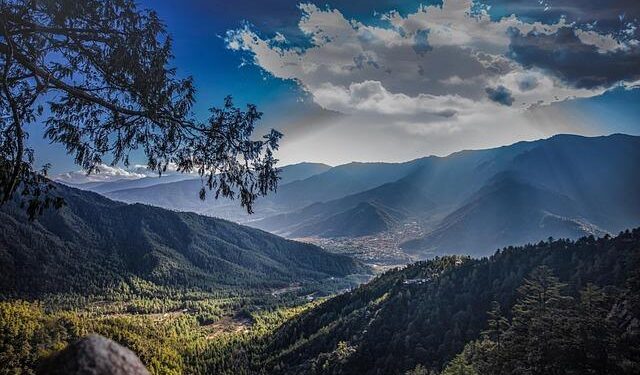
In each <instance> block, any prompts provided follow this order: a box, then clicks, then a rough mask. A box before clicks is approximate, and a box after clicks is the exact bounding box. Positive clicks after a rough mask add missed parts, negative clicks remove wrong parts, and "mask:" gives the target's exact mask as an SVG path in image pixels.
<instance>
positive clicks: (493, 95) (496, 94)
mask: <svg viewBox="0 0 640 375" xmlns="http://www.w3.org/2000/svg"><path fill="white" fill-rule="evenodd" d="M485 91H486V92H487V96H488V97H489V99H491V100H492V101H494V102H496V103H500V104H502V105H506V106H511V104H513V101H514V99H513V95H511V91H509V89H507V88H506V87H504V86H498V87H496V88H493V87H487V88H486V89H485Z"/></svg>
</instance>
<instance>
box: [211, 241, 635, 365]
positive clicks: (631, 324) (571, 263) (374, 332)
mask: <svg viewBox="0 0 640 375" xmlns="http://www.w3.org/2000/svg"><path fill="white" fill-rule="evenodd" d="M639 269H640V229H635V230H633V231H626V232H624V233H621V234H620V235H619V236H618V237H616V238H610V237H605V238H600V239H596V238H594V237H584V238H581V239H579V240H577V241H575V242H573V241H569V240H559V241H553V242H540V243H538V244H537V245H527V246H524V247H508V248H505V249H503V250H502V251H499V252H498V253H496V254H495V255H493V256H492V257H490V258H482V259H471V258H465V257H459V256H455V257H444V258H438V259H434V260H430V261H423V262H418V263H415V264H412V265H409V266H407V267H405V268H402V269H395V270H391V271H388V272H386V273H384V274H382V275H380V276H378V277H377V278H375V279H374V280H373V281H371V282H369V283H368V284H365V285H363V286H360V287H359V288H357V289H355V290H353V291H351V292H348V293H345V294H342V295H339V296H337V297H335V298H332V299H330V300H328V301H326V302H324V303H321V304H319V305H317V306H316V307H314V308H312V309H310V310H309V311H307V312H306V313H303V314H301V315H300V316H298V317H296V318H294V319H292V320H290V321H288V322H287V323H285V324H284V325H283V326H282V327H281V328H280V329H279V330H277V331H276V332H275V333H273V334H272V335H270V336H269V337H267V338H266V339H265V344H264V346H263V347H260V348H259V350H260V356H261V358H262V362H259V363H258V364H257V366H256V367H258V368H260V369H262V370H263V371H264V372H266V373H270V374H363V375H367V374H405V373H408V372H407V371H409V370H412V369H414V368H417V367H419V366H421V367H422V368H423V372H416V373H421V374H422V373H425V374H426V373H434V374H435V373H440V372H439V371H440V370H442V368H443V366H444V365H445V364H446V363H447V362H448V361H449V360H451V359H452V358H454V356H455V355H456V354H458V353H460V352H462V350H463V348H464V347H465V344H466V343H468V342H471V341H473V340H476V339H477V338H479V337H480V334H481V332H482V331H484V330H488V329H492V327H493V326H491V325H489V324H488V319H489V318H490V316H489V314H488V313H487V311H489V310H490V309H491V308H492V306H493V302H497V303H499V306H502V311H504V312H505V313H506V318H510V314H509V313H507V312H508V311H510V310H511V308H512V307H513V306H514V305H515V304H516V303H527V298H529V299H531V300H534V301H535V298H540V297H539V296H538V295H523V293H526V292H527V290H528V289H527V288H526V287H522V288H521V287H520V286H521V285H527V282H525V280H535V279H532V278H533V277H534V275H535V274H536V272H542V271H541V270H543V271H544V272H547V273H548V274H549V275H551V276H550V277H549V278H547V279H543V280H542V282H543V283H544V282H551V283H555V285H558V288H559V289H558V291H556V292H557V293H561V295H563V296H564V297H561V298H563V299H562V300H555V303H556V305H558V304H561V303H562V304H563V305H560V307H559V309H560V310H558V314H567V316H569V315H573V316H574V317H575V318H576V319H575V320H572V321H565V320H562V323H561V322H560V319H564V318H560V317H556V320H554V322H557V323H556V325H555V326H554V327H556V328H555V330H556V331H557V336H559V337H558V339H557V340H565V341H564V342H562V343H561V344H560V343H559V342H557V341H556V342H551V341H549V342H548V343H547V344H548V345H555V346H553V347H554V348H555V347H561V348H566V347H569V345H572V346H571V348H573V347H575V349H571V350H568V353H567V355H569V354H570V355H573V356H576V355H577V356H579V355H580V354H581V353H582V351H587V350H591V349H590V348H588V347H586V346H585V345H583V344H580V341H578V342H577V343H576V342H572V341H570V340H582V338H581V337H586V336H581V335H583V334H584V332H583V331H582V330H583V329H587V330H589V331H591V330H594V329H606V330H607V331H606V332H605V333H603V334H602V335H600V336H598V338H593V337H592V336H589V337H590V340H592V341H589V342H590V343H591V344H592V345H595V346H593V350H594V353H599V354H602V355H603V356H599V357H597V358H600V360H599V361H600V365H601V366H613V367H616V366H623V367H624V366H627V371H613V372H611V371H604V372H603V373H621V374H622V373H625V374H627V373H629V374H631V373H634V371H636V370H637V366H638V365H639V364H638V361H637V357H636V356H637V352H635V351H636V350H637V349H638V347H637V346H634V345H638V343H640V332H638V330H637V326H636V324H637V322H638V320H639V319H640V311H639V310H638V307H640V305H638V299H637V290H634V289H633V288H634V286H633V285H637V282H638V281H639V280H640V274H639V273H638V270H639ZM554 275H555V277H557V278H559V282H557V281H554ZM563 283H565V284H563ZM634 283H635V284H634ZM528 284H529V286H528V288H529V289H531V285H534V286H535V284H534V283H532V282H531V281H529V282H528ZM542 285H543V286H544V285H545V284H542ZM563 285H564V286H563ZM549 288H550V289H549V290H548V293H549V295H550V296H551V295H552V294H553V293H554V290H553V289H551V288H554V286H553V285H549ZM585 290H587V291H589V292H585ZM594 291H595V292H594ZM585 293H591V295H592V296H593V295H594V294H593V293H603V294H601V295H602V296H603V297H593V298H603V299H598V301H601V302H600V304H598V305H597V306H598V307H597V309H596V307H595V305H594V304H595V303H596V302H594V301H589V300H587V301H586V303H590V304H591V305H587V306H589V307H590V309H589V310H586V312H585V313H584V314H583V310H581V306H585V305H580V304H579V302H578V301H579V300H581V301H583V302H580V303H585V302H584V298H585V297H584V296H585V295H586V296H588V295H589V294H585ZM549 298H550V300H549V302H547V303H548V304H547V305H545V308H548V309H552V308H554V307H553V305H552V303H554V301H553V300H551V298H552V297H549ZM523 299H524V302H522V301H523ZM605 301H606V302H605ZM514 311H515V312H514V314H518V313H519V312H518V310H517V309H514ZM550 311H551V310H550ZM596 311H597V312H596ZM525 313H527V311H526V310H525ZM528 313H529V314H533V313H535V311H528ZM529 316H530V315H529ZM494 318H495V315H494ZM506 318H505V319H506ZM579 318H580V319H584V320H583V321H580V320H578V319H579ZM495 319H499V317H498V318H495ZM559 324H564V325H565V326H562V327H561V326H559ZM530 327H534V325H531V326H530ZM596 327H598V328H596ZM605 327H606V328H605ZM485 332H486V331H485ZM598 332H602V331H598ZM544 333H545V332H541V331H537V330H536V329H531V328H529V330H528V331H525V332H524V333H520V335H522V336H524V335H533V336H534V337H532V340H533V341H532V344H531V345H532V346H529V347H522V348H511V349H512V350H521V351H525V352H526V351H527V350H529V351H530V352H531V354H532V355H534V354H535V352H534V351H535V349H537V347H535V346H533V345H534V344H535V342H538V343H540V342H541V340H542V339H543V338H542V337H537V336H536V335H539V334H540V335H542V334H544ZM547 333H548V332H547ZM490 335H491V333H490V331H489V333H487V334H486V336H484V337H492V336H490ZM608 337H612V338H613V339H614V340H620V342H619V344H618V346H617V349H613V348H611V349H605V348H604V346H602V345H600V344H599V343H600V341H597V340H603V341H602V342H605V340H607V338H608ZM535 340H537V341H535ZM634 342H635V344H634ZM479 345H482V344H479ZM558 345H559V346H558ZM550 347H551V346H550ZM480 348H482V346H480ZM563 350H564V349H563ZM572 350H579V352H576V351H573V352H572ZM605 350H606V353H604V352H603V351H605ZM614 351H615V353H616V354H614ZM589 353H591V352H589ZM245 355H247V354H245ZM585 355H587V356H589V355H590V354H585ZM525 357H526V354H521V357H519V360H520V361H521V363H525ZM634 357H635V358H636V359H633V358H634ZM589 358H590V357H589ZM603 358H608V359H603ZM516 359H517V358H516ZM564 359H565V360H569V359H568V358H567V357H565V358H564ZM554 360H555V357H554V358H551V357H546V358H544V360H543V361H539V362H537V364H538V365H542V364H543V363H544V362H545V361H554ZM603 361H604V362H603ZM607 361H608V362H607ZM625 361H630V362H626V364H625ZM587 362H588V363H587ZM595 362H598V360H596V361H595ZM605 362H607V363H605ZM592 363H593V361H591V360H586V359H585V360H584V361H582V362H580V361H574V362H573V364H572V365H571V366H573V367H579V365H584V366H587V367H588V366H591V365H592ZM596 364H597V363H596ZM418 365H419V366H418ZM633 366H636V367H633ZM585 368H586V367H585ZM634 369H635V370H634ZM209 370H212V372H216V373H224V372H223V371H219V370H220V369H219V368H210V369H209ZM213 370H218V371H213ZM431 371H434V372H431ZM588 372H589V371H585V372H581V371H578V372H569V373H588ZM452 373H453V372H452ZM457 373H465V374H468V373H470V374H475V373H478V374H479V373H481V372H457ZM496 373H500V372H496ZM509 373H513V372H509ZM560 373H564V372H562V371H561V372H560Z"/></svg>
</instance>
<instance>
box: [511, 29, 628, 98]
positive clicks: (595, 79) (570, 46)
mask: <svg viewBox="0 0 640 375" xmlns="http://www.w3.org/2000/svg"><path fill="white" fill-rule="evenodd" d="M510 56H511V58H513V59H514V60H516V61H518V62H519V63H521V64H522V65H524V66H525V67H527V68H531V67H536V68H541V69H544V70H546V71H548V72H549V73H551V74H553V75H555V76H557V77H559V78H561V79H562V80H563V81H565V82H566V83H568V84H570V85H571V86H573V87H576V88H586V89H592V88H598V87H610V86H613V85H615V84H616V83H618V82H620V81H627V82H632V81H635V80H638V79H640V48H639V47H638V46H630V47H628V48H625V49H620V50H616V51H615V52H607V53H602V52H599V51H598V49H597V48H596V47H595V46H593V45H587V44H584V43H582V42H581V41H580V39H579V38H578V37H577V36H576V35H575V33H574V31H573V30H572V29H570V28H561V29H559V30H558V32H556V33H555V34H551V35H540V34H534V33H529V34H527V35H523V34H522V33H519V32H514V33H512V35H511V45H510Z"/></svg>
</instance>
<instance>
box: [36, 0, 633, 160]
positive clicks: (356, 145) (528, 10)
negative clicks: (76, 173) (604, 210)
mask: <svg viewBox="0 0 640 375" xmlns="http://www.w3.org/2000/svg"><path fill="white" fill-rule="evenodd" d="M602 3H603V2H601V1H578V0H574V1H569V0H562V1H553V0H549V1H538V0H535V1H527V0H515V1H506V0H494V1H487V2H485V3H484V4H473V5H472V6H470V7H469V9H468V11H470V12H478V11H480V12H485V13H486V16H487V17H488V18H489V19H490V21H487V22H485V23H484V24H483V25H484V26H478V24H477V22H476V21H470V20H469V18H468V17H466V16H465V15H464V13H463V12H461V10H465V9H466V8H465V7H466V6H467V4H466V2H465V1H463V0H447V1H445V4H444V7H442V5H443V3H442V2H441V1H440V2H438V1H435V2H430V3H429V2H426V3H423V7H422V8H420V5H419V4H418V3H417V2H415V1H400V0H385V1H370V0H350V1H322V2H316V3H315V4H314V3H313V2H305V4H307V5H304V6H302V7H300V6H299V2H297V1H284V0H275V1H249V0H236V1H220V0H183V1H180V2H176V1H173V0H145V1H141V2H140V6H141V7H143V8H149V9H153V10H155V11H157V12H158V14H159V16H160V18H161V19H163V20H164V21H165V22H166V24H167V29H168V32H169V33H170V34H171V35H172V37H173V40H174V55H175V60H174V64H173V65H175V66H176V67H177V68H178V72H179V74H181V75H185V76H186V75H192V76H193V77H194V78H195V82H196V87H197V89H198V96H197V104H196V113H197V114H198V115H199V116H201V117H205V116H206V115H207V109H208V108H209V107H210V106H212V105H219V104H220V103H221V100H222V98H223V97H224V96H225V95H227V94H231V95H233V96H234V98H235V99H236V101H237V102H238V103H240V104H242V103H254V104H256V105H257V106H258V108H259V109H260V110H261V111H263V112H264V113H265V115H264V118H263V121H262V125H261V128H259V129H258V132H262V131H266V129H268V128H271V127H276V128H278V129H281V130H283V131H284V133H285V138H284V140H283V143H282V149H281V151H280V153H279V155H278V156H279V157H280V159H281V160H282V162H283V163H293V162H298V161H303V160H308V161H321V162H326V163H330V164H340V163H344V162H348V161H351V160H359V161H372V160H386V161H399V160H407V159H411V158H415V157H420V156H424V155H428V154H438V155H444V154H448V153H450V152H453V151H457V150H459V149H465V148H481V147H492V146H499V145H502V144H506V143H512V142H516V141H519V140H523V139H535V138H543V137H547V136H551V135H553V134H556V133H578V134H585V135H598V134H610V133H615V132H624V133H629V134H640V124H638V120H639V119H640V109H638V107H640V106H638V105H637V104H636V103H638V102H640V101H639V99H640V90H638V89H632V87H634V84H633V83H634V82H637V81H638V79H639V77H640V72H639V71H638V70H639V69H640V68H638V66H640V59H638V56H640V54H639V52H638V49H639V47H638V45H637V44H635V43H636V42H637V39H638V30H637V28H636V25H637V22H638V17H639V14H640V11H639V9H640V7H639V6H638V5H637V4H636V3H638V2H634V1H617V0H614V1H611V2H607V4H602ZM432 4H435V5H439V6H440V8H435V7H433V8H428V7H427V6H428V5H432ZM314 5H315V6H314ZM511 14H514V15H515V19H517V21H510V23H507V22H505V21H504V20H505V18H504V17H506V16H509V15H511ZM501 20H502V21H501ZM343 21H346V22H343ZM301 22H302V23H301ZM458 22H460V23H459V24H458ZM474 22H475V23H474ZM534 22H540V24H539V25H538V28H539V27H541V26H540V25H548V26H549V27H550V30H548V31H546V32H542V33H539V32H538V31H537V30H533V31H532V30H531V25H532V24H533V23H534ZM303 24H304V25H306V26H303V27H302V28H304V27H307V28H308V29H307V30H302V29H301V26H300V25H303ZM354 25H355V26H354ZM420 25H422V26H420ZM478 27H479V28H478ZM476 28H477V29H476ZM309 30H311V31H309ZM363 30H364V31H363ZM305 31H306V33H305ZM365 31H366V32H365ZM332 33H333V34H332ZM411 33H414V34H415V37H410V36H408V35H410V34H411ZM500 33H502V34H504V35H498V34H500ZM352 34H353V35H352ZM469 35H471V36H473V38H471V39H469ZM314 36H316V37H318V36H321V37H322V38H325V39H317V40H314ZM347 36H349V37H347ZM251 38H254V39H253V40H252V39H251ZM349 38H352V39H349ZM412 38H413V39H412ZM420 38H422V41H420ZM255 40H257V42H254V41H255ZM634 40H635V41H636V42H634ZM406 41H409V42H411V41H414V42H415V45H412V46H409V47H411V48H409V49H407V50H405V49H402V48H401V47H397V46H398V43H403V42H406ZM456 43H458V44H456ZM549 46H558V48H557V49H556V48H550V47H549ZM394 48H397V51H396V50H394ZM355 50H358V51H360V52H358V54H357V55H356V54H354V55H353V56H351V55H350V53H352V52H353V51H355ZM407 51H408V52H407ZM469 51H473V52H472V53H471V52H469ZM559 51H560V52H561V53H560V52H559ZM354 53H355V52H354ZM486 56H491V58H490V59H491V63H487V61H489V60H487V59H489V58H487V57H486ZM496 56H497V57H496ZM498 57H499V58H498ZM331 59H335V62H333V61H332V60H331ZM483 59H484V60H483ZM320 60H322V61H320ZM585 60H587V61H585ZM588 60H590V61H591V65H589V63H588ZM345 61H347V62H349V63H350V64H351V65H353V66H349V67H348V69H346V68H345V65H344V64H345ZM478 62H480V63H482V64H485V65H486V66H485V67H480V68H479V66H480V65H479V64H478ZM341 64H342V65H341ZM594 64H597V68H598V70H597V71H595V70H594V69H595V68H594V67H593V65H594ZM294 65H295V66H294ZM634 65H635V66H634ZM292 66H294V67H292ZM487 66H488V67H487ZM506 66H508V67H507V68H504V67H506ZM309 67H313V69H316V70H315V71H314V72H312V73H309V71H308V70H309ZM332 67H340V69H342V70H341V71H333V70H332ZM495 67H499V68H500V69H505V70H504V71H503V72H499V73H495V72H494V71H493V70H492V69H495ZM413 68H415V71H414V70H412V69H413ZM322 69H326V72H327V73H326V74H324V73H323V74H321V73H322V72H324V71H323V70H322ZM412 74H413V75H414V76H412ZM509 77H511V78H509ZM621 82H622V84H621ZM530 83H532V85H531V86H528V85H529V84H530ZM510 85H511V86H510ZM545 85H546V86H545ZM635 85H637V83H636V84H635ZM545 90H547V91H545ZM496 93H498V94H499V95H496ZM573 97H577V99H573ZM372 106H375V107H376V108H373V107H372ZM385 106H387V107H385ZM30 143H31V144H32V145H33V146H34V148H35V149H36V153H37V157H38V161H47V162H51V163H53V165H54V170H53V171H54V172H60V171H66V170H74V169H77V167H75V166H74V165H73V163H72V161H71V159H70V158H69V157H67V156H66V155H65V154H64V151H63V150H62V149H61V148H60V147H57V146H55V145H49V144H48V143H47V142H46V141H43V140H41V132H40V131H39V130H38V129H37V128H34V129H33V130H31V139H30ZM138 159H139V160H138V162H140V163H144V158H143V157H142V156H139V157H138Z"/></svg>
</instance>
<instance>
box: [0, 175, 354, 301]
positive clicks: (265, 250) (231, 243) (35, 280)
mask: <svg viewBox="0 0 640 375" xmlns="http://www.w3.org/2000/svg"><path fill="white" fill-rule="evenodd" d="M58 192H59V193H60V194H62V196H63V197H64V198H65V200H66V203H67V205H66V206H65V207H64V208H62V209H60V210H57V211H50V212H47V213H46V214H45V215H43V216H42V217H39V218H38V219H37V220H36V221H35V222H29V221H28V220H27V218H26V217H25V214H24V210H23V209H20V208H19V207H18V205H17V203H12V204H7V205H4V206H2V208H0V269H2V272H0V290H2V293H3V295H5V296H9V295H14V296H38V295H42V294H45V293H55V292H71V291H78V292H83V293H91V292H99V291H100V290H104V289H105V288H110V287H117V286H118V285H120V284H121V283H123V282H127V281H129V280H131V279H132V278H137V279H142V280H145V281H148V282H150V283H153V284H156V285H163V286H174V287H181V288H200V289H208V290H211V289H220V288H223V289H224V288H231V287H236V288H237V287H242V286H252V287H268V286H270V285H271V286H273V285H286V284H288V283H290V282H292V281H296V282H304V281H305V280H309V281H312V280H321V279H325V278H329V277H340V276H345V275H347V274H351V273H358V272H363V271H365V272H366V270H365V269H364V268H363V267H362V266H361V265H360V264H359V263H357V262H356V261H354V260H352V259H351V258H349V257H346V256H340V255H334V254H330V253H327V252H325V251H324V250H322V249H320V248H319V247H316V246H313V245H309V244H303V243H299V242H294V241H290V240H286V239H283V238H280V237H277V236H275V235H273V234H269V233H266V232H263V231H260V230H257V229H253V228H248V227H245V226H241V225H238V224H234V223H231V222H228V221H224V220H219V219H215V218H211V217H205V216H200V215H197V214H193V213H179V212H173V211H168V210H165V209H161V208H156V207H151V206H146V205H142V204H133V205H128V204H124V203H119V202H114V201H111V200H109V199H107V198H104V197H102V196H100V195H98V194H95V193H92V192H86V191H81V190H78V189H73V188H69V187H65V186H62V185H60V186H59V187H58Z"/></svg>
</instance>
